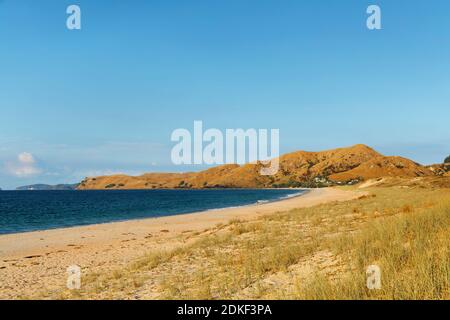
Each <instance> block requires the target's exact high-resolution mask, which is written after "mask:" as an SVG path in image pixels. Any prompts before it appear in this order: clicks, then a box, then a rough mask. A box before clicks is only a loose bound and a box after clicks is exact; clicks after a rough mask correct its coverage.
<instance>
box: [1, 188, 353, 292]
mask: <svg viewBox="0 0 450 320" xmlns="http://www.w3.org/2000/svg"><path fill="white" fill-rule="evenodd" d="M360 195H361V192H355V191H344V190H342V189H336V188H324V189H313V190H310V191H309V192H308V193H307V194H305V195H302V196H299V197H293V198H289V199H285V200H281V201H277V202H271V203H265V204H259V205H253V206H246V207H238V208H228V209H222V210H213V211H206V212H198V213H191V214H184V215H177V216H170V217H160V218H149V219H140V220H130V221H124V222H114V223H105V224H96V225H89V226H81V227H72V228H62V229H54V230H45V231H36V232H27V233H17V234H10V235H2V236H0V298H1V299H14V298H30V297H35V296H39V295H40V292H43V291H45V292H52V290H56V289H58V288H60V287H61V285H64V284H65V282H66V278H67V275H66V269H67V267H68V266H70V265H78V266H80V267H81V268H82V272H83V274H86V273H90V272H98V271H102V272H103V271H107V270H114V269H115V268H118V267H121V266H125V265H127V264H129V263H130V262H132V261H133V260H134V259H137V258H139V257H141V256H143V255H145V254H146V253H148V252H149V251H151V250H154V249H157V250H159V249H164V248H170V247H173V246H175V245H178V244H180V243H181V241H186V240H185V239H186V237H182V236H185V235H191V237H192V238H195V237H198V236H200V235H201V234H202V233H204V232H208V231H207V230H208V229H209V228H212V227H214V226H216V225H217V224H219V223H227V222H229V221H230V220H232V219H241V220H251V219H254V218H257V217H258V216H261V215H265V214H273V213H276V212H282V211H287V210H290V209H295V208H302V207H310V206H314V205H318V204H321V203H326V202H331V201H346V200H351V199H354V198H356V197H358V196H360ZM188 238H189V237H188Z"/></svg>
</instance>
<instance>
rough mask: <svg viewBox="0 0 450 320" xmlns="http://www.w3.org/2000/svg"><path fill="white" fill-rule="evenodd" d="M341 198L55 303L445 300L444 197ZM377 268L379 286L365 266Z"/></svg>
mask: <svg viewBox="0 0 450 320" xmlns="http://www.w3.org/2000/svg"><path fill="white" fill-rule="evenodd" d="M369 191H370V195H367V196H362V197H360V199H357V200H353V201H348V202H335V203H329V204H325V205H320V206H316V207H312V208H303V209H296V210H291V211H288V212H280V213H276V214H272V215H268V216H265V217H263V218H259V219H257V220H254V221H239V220H234V221H230V223H228V224H221V225H218V226H216V228H214V229H213V230H209V232H208V233H206V234H199V235H195V238H194V240H193V241H192V239H191V241H189V242H186V244H185V245H182V246H178V247H176V248H173V249H171V250H166V251H157V252H151V253H149V254H148V255H147V256H145V257H142V258H141V259H139V260H138V261H134V262H133V263H131V264H130V265H129V266H128V267H126V268H123V269H119V270H116V271H114V272H109V273H105V274H95V275H89V276H88V277H86V278H85V279H84V285H83V288H82V290H80V291H78V292H77V293H72V292H68V291H64V290H62V291H61V292H60V297H61V298H76V299H78V298H81V299H84V298H94V299H95V298H152V299H153V298H159V299H237V298H248V299H449V297H450V296H449V282H450V276H449V274H450V269H449V268H450V252H449V248H450V240H449V239H450V237H449V234H450V192H449V190H448V189H436V190H432V189H422V188H417V189H414V188H410V189H405V188H399V187H389V188H376V189H369ZM369 265H378V266H379V267H380V269H381V289H379V290H369V289H368V288H367V286H366V280H367V279H366V277H367V276H366V269H367V267H368V266H369Z"/></svg>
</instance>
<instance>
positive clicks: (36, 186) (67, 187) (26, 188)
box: [16, 183, 79, 191]
mask: <svg viewBox="0 0 450 320" xmlns="http://www.w3.org/2000/svg"><path fill="white" fill-rule="evenodd" d="M78 185H79V184H78V183H74V184H57V185H49V184H32V185H29V186H22V187H18V188H16V190H20V191H30V190H37V191H42V190H76V189H77V188H78Z"/></svg>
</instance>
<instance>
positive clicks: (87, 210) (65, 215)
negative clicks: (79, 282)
mask: <svg viewBox="0 0 450 320" xmlns="http://www.w3.org/2000/svg"><path fill="white" fill-rule="evenodd" d="M304 192H306V191H304V190H298V189H206V190H186V189H183V190H108V191H103V190H98V191H97V190H95V191H94V190H92V191H0V234H8V233H17V232H27V231H36V230H46V229H54V228H62V227H72V226H82V225H89V224H97V223H106V222H114V221H125V220H131V219H142V218H152V217H162V216H171V215H179V214H186V213H191V212H197V211H206V210H213V209H222V208H228V207H238V206H246V205H252V204H257V203H265V202H270V201H276V200H280V199H283V198H287V197H292V196H296V195H300V194H302V193H304Z"/></svg>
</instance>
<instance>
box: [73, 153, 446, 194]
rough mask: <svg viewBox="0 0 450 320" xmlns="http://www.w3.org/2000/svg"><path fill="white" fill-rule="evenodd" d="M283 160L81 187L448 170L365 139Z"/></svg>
mask: <svg viewBox="0 0 450 320" xmlns="http://www.w3.org/2000/svg"><path fill="white" fill-rule="evenodd" d="M279 163H280V168H279V170H278V173H277V174H275V175H273V176H262V175H260V168H261V166H262V164H260V163H256V164H245V165H242V166H240V165H237V164H228V165H222V166H217V167H213V168H210V169H207V170H204V171H200V172H189V173H147V174H144V175H141V176H127V175H112V176H102V177H93V178H86V179H85V180H83V181H82V182H81V184H80V186H79V189H155V188H195V189H199V188H267V187H269V188H270V187H302V186H303V187H314V186H326V185H332V184H344V183H345V184H347V183H355V182H359V181H363V180H367V179H373V178H379V177H386V176H388V177H427V176H436V175H437V172H439V173H440V175H445V174H448V172H447V173H442V171H443V167H442V166H440V165H436V166H434V167H433V166H428V167H425V166H422V165H420V164H418V163H415V162H413V161H411V160H409V159H405V158H402V157H387V156H383V155H382V154H380V153H378V152H376V151H375V150H373V149H372V148H370V147H368V146H365V145H362V144H358V145H354V146H351V147H347V148H338V149H333V150H326V151H320V152H308V151H297V152H293V153H289V154H285V155H283V156H281V157H280V158H279ZM444 171H445V170H444Z"/></svg>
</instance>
